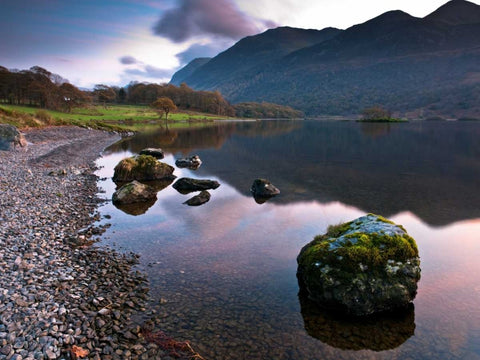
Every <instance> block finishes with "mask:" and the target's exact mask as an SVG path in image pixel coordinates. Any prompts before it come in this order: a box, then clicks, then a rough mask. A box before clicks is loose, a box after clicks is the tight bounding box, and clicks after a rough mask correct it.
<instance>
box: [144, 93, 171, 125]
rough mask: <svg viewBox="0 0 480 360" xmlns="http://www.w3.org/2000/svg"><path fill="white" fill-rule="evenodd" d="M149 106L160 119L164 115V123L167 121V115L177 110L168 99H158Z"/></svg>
mask: <svg viewBox="0 0 480 360" xmlns="http://www.w3.org/2000/svg"><path fill="white" fill-rule="evenodd" d="M150 106H151V107H153V108H154V109H155V110H157V111H158V112H159V114H160V118H161V117H162V114H163V113H165V121H166V120H167V119H168V114H169V113H170V112H171V111H175V110H177V106H176V105H175V104H174V103H173V101H172V99H170V98H168V97H160V98H158V99H157V100H155V101H154V102H153V103H152V104H151V105H150Z"/></svg>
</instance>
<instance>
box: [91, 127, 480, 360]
mask: <svg viewBox="0 0 480 360" xmlns="http://www.w3.org/2000/svg"><path fill="white" fill-rule="evenodd" d="M146 147H161V148H162V149H164V151H165V153H166V157H165V159H163V160H162V161H164V162H166V163H168V164H170V165H172V166H174V164H175V159H178V158H180V157H185V156H187V155H192V154H198V155H199V156H200V158H201V159H202V161H203V164H202V166H201V167H200V168H199V169H198V170H196V171H193V170H187V169H177V168H176V169H175V173H174V174H175V175H176V176H177V177H178V178H181V177H194V178H202V179H204V178H205V179H213V180H217V181H218V182H220V184H221V186H220V187H219V188H218V189H216V190H212V191H210V193H211V195H212V196H211V199H210V201H209V202H208V203H206V204H205V205H203V206H200V207H188V206H187V205H184V204H183V202H184V201H186V200H187V199H189V198H190V197H191V196H193V194H190V195H182V194H180V193H178V192H177V191H176V190H175V189H173V188H172V187H171V186H167V187H166V188H164V189H163V190H161V191H159V193H158V200H157V202H156V203H155V204H153V205H152V206H151V207H150V208H148V209H147V208H145V209H135V210H133V212H134V213H137V214H138V213H139V212H144V211H145V213H144V214H141V215H136V216H134V215H131V214H128V212H132V210H131V209H130V210H127V212H124V211H122V210H120V209H117V208H116V207H115V206H113V205H112V204H111V202H109V203H106V204H105V205H103V206H101V208H100V213H101V214H102V215H110V216H111V219H108V220H104V222H108V223H111V224H112V226H111V227H110V228H109V229H108V230H107V232H106V233H105V234H104V236H103V240H102V244H104V245H108V246H110V247H113V248H116V249H118V250H120V251H134V252H136V253H138V254H139V255H140V256H141V257H140V265H139V266H140V267H141V268H142V270H144V271H145V272H146V273H147V274H148V278H149V281H150V289H151V295H152V297H153V298H154V300H155V301H154V303H153V304H150V305H149V307H150V308H155V309H156V310H157V312H158V314H159V316H160V318H161V324H160V328H161V329H162V330H164V331H165V332H166V333H167V334H169V335H171V336H173V337H175V338H176V339H178V340H190V341H191V343H192V345H193V347H194V348H195V349H196V350H197V351H199V352H200V353H201V354H202V355H203V356H204V357H205V358H206V359H473V360H474V359H480V123H474V122H410V123H399V124H372V123H356V122H333V121H332V122H328V121H325V122H314V121H256V122H241V123H238V122H227V123H222V124H220V123H215V124H212V125H211V126H205V127H197V128H194V127H192V128H189V129H182V130H180V129H179V130H175V129H169V130H167V129H158V131H154V132H149V133H144V134H137V135H135V136H134V137H131V138H126V139H123V140H121V141H120V142H118V143H117V144H114V145H112V146H111V147H109V148H108V149H106V150H105V153H104V156H103V157H102V158H101V159H99V160H98V162H97V163H98V165H99V166H101V167H102V168H101V169H100V170H99V171H98V172H97V175H98V176H99V177H100V178H107V179H103V180H101V181H100V182H99V185H100V187H101V188H103V189H104V191H105V193H103V194H101V196H104V197H106V198H111V196H112V194H113V192H114V190H115V185H114V184H113V182H112V181H111V180H110V179H111V177H112V175H113V167H114V166H115V165H116V164H117V163H118V162H119V161H120V160H121V159H123V158H125V157H128V156H131V155H133V154H137V153H138V152H139V151H140V150H141V149H143V148H146ZM259 177H263V178H267V179H269V180H270V181H271V182H272V183H273V184H274V185H275V186H277V187H278V188H279V189H280V190H281V194H280V195H279V196H277V197H276V198H273V199H271V200H270V201H268V202H266V203H264V204H257V203H256V202H255V200H254V199H253V198H252V196H251V195H250V192H249V189H250V186H251V184H252V182H253V180H254V179H255V178H259ZM370 212H371V213H376V214H380V215H383V216H385V217H388V218H389V219H391V220H393V221H395V222H396V223H398V224H402V225H403V226H404V227H405V228H406V230H407V231H408V233H409V234H410V235H411V236H412V237H413V238H415V239H416V241H417V245H418V248H419V252H420V258H421V268H422V278H421V280H420V282H419V284H418V285H419V286H418V294H417V297H416V298H415V301H414V307H412V308H411V309H409V310H408V311H406V312H404V313H402V314H398V315H397V316H384V317H380V318H376V319H368V320H365V321H362V322H352V321H349V320H346V319H338V318H332V317H331V316H330V315H329V314H328V313H325V312H323V311H321V310H319V309H317V307H315V306H313V305H312V304H311V303H309V302H308V301H307V300H306V299H299V296H298V290H299V289H298V283H297V278H296V269H297V264H296V257H297V255H298V253H299V251H300V249H301V248H302V246H304V245H305V244H306V243H308V242H310V241H311V240H312V239H313V237H314V236H315V235H317V234H321V233H324V232H325V230H326V228H327V226H328V225H330V224H338V223H340V222H345V221H350V220H352V219H355V218H357V217H359V216H363V215H365V214H366V213H370Z"/></svg>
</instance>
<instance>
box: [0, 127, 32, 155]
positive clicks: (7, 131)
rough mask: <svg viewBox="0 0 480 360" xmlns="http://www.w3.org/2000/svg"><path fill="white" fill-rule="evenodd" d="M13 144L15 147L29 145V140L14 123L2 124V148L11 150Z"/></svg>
mask: <svg viewBox="0 0 480 360" xmlns="http://www.w3.org/2000/svg"><path fill="white" fill-rule="evenodd" d="M11 145H13V147H14V148H15V147H16V146H17V145H19V146H20V147H25V146H27V140H26V139H25V137H24V136H23V134H21V133H20V132H19V131H18V129H17V128H16V127H15V126H13V125H8V124H0V150H9V149H10V147H11Z"/></svg>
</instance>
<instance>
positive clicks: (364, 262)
mask: <svg viewBox="0 0 480 360" xmlns="http://www.w3.org/2000/svg"><path fill="white" fill-rule="evenodd" d="M297 263H298V271H297V277H298V279H299V284H300V286H301V287H302V288H303V289H304V290H306V291H307V293H308V297H309V298H310V299H312V300H313V301H315V302H316V303H318V304H319V305H321V306H324V307H327V308H334V309H337V310H339V311H341V312H344V313H347V314H351V315H355V316H364V315H370V314H374V313H379V312H384V311H390V310H394V309H396V308H401V307H405V306H407V305H408V304H409V303H411V302H412V300H413V299H414V298H415V295H416V293H417V282H418V280H419V279H420V259H419V256H418V249H417V245H416V243H415V240H414V239H413V238H412V237H410V236H409V235H408V234H407V232H406V231H405V229H404V228H403V227H402V226H400V225H396V224H394V223H393V222H391V221H389V220H386V219H385V218H383V217H381V216H378V215H374V214H368V215H366V216H363V217H360V218H358V219H356V220H353V221H351V222H348V223H345V224H342V225H337V226H331V227H330V228H329V229H328V231H327V233H326V234H324V235H320V236H317V237H315V239H314V240H313V241H312V242H310V243H309V244H307V245H306V246H304V247H303V249H302V250H301V251H300V254H299V255H298V257H297Z"/></svg>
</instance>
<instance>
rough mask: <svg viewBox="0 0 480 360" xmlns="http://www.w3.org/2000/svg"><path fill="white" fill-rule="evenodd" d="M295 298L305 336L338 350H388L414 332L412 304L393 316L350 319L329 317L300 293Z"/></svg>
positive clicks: (329, 315)
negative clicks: (298, 303) (297, 300)
mask: <svg viewBox="0 0 480 360" xmlns="http://www.w3.org/2000/svg"><path fill="white" fill-rule="evenodd" d="M299 299H300V306H301V311H302V317H303V321H304V325H305V330H306V331H307V333H308V334H309V335H310V336H312V337H314V338H316V339H319V340H320V341H322V342H323V343H325V344H328V345H330V346H333V347H336V348H339V349H342V350H373V351H384V350H391V349H395V348H397V347H399V346H400V345H402V344H403V343H404V342H405V341H407V340H408V339H409V338H410V337H411V336H413V334H414V332H415V311H414V307H413V305H411V307H409V308H408V309H406V310H402V311H400V312H397V313H395V314H383V315H380V316H375V317H368V318H361V319H351V318H341V317H338V316H337V317H336V316H333V315H331V314H330V313H329V312H328V311H325V310H322V309H320V308H318V306H316V305H315V303H313V302H312V301H310V300H308V298H306V297H305V296H303V295H302V294H300V295H299Z"/></svg>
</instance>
